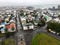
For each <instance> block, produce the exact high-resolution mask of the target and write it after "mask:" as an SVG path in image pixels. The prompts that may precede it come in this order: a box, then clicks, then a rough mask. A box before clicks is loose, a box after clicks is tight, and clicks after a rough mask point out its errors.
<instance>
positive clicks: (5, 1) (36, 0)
mask: <svg viewBox="0 0 60 45" xmlns="http://www.w3.org/2000/svg"><path fill="white" fill-rule="evenodd" d="M44 4H60V0H0V6H6V5H44Z"/></svg>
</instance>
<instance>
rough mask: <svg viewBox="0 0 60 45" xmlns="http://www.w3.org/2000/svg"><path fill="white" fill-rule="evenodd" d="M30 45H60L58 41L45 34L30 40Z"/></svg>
mask: <svg viewBox="0 0 60 45" xmlns="http://www.w3.org/2000/svg"><path fill="white" fill-rule="evenodd" d="M32 45H60V41H59V40H57V39H55V38H54V37H51V36H49V35H47V34H45V33H41V34H37V35H36V36H35V37H34V38H33V39H32Z"/></svg>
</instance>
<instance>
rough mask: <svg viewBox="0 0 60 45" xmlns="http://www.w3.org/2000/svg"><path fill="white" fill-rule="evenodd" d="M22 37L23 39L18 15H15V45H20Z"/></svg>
mask: <svg viewBox="0 0 60 45" xmlns="http://www.w3.org/2000/svg"><path fill="white" fill-rule="evenodd" d="M20 35H22V36H23V37H24V33H23V32H22V31H21V24H20V20H19V15H18V14H17V33H16V34H15V36H16V42H17V44H16V45H20V43H21V40H20V38H21V36H20ZM23 43H24V44H25V40H24V41H23Z"/></svg>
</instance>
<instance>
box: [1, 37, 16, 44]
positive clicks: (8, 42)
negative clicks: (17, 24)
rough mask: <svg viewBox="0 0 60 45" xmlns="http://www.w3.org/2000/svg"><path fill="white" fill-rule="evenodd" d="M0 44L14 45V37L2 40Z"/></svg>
mask: <svg viewBox="0 0 60 45" xmlns="http://www.w3.org/2000/svg"><path fill="white" fill-rule="evenodd" d="M2 45H16V43H15V40H14V39H10V38H9V39H7V40H5V41H3V42H2Z"/></svg>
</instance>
